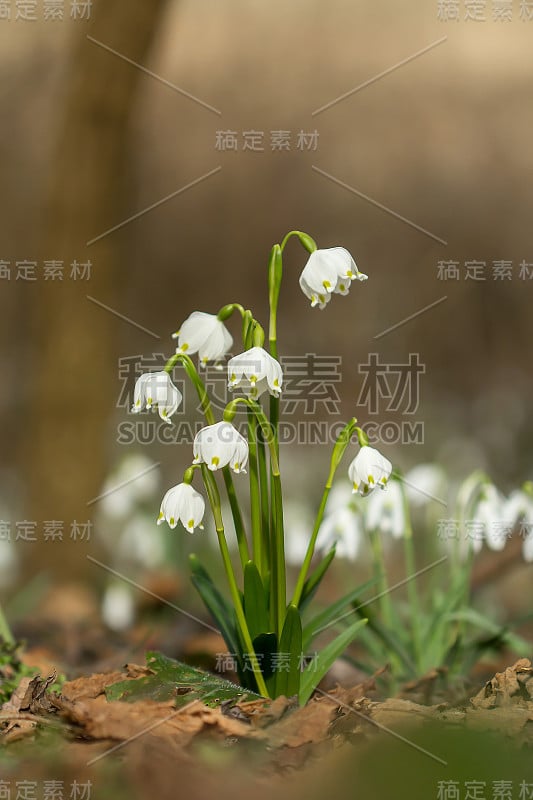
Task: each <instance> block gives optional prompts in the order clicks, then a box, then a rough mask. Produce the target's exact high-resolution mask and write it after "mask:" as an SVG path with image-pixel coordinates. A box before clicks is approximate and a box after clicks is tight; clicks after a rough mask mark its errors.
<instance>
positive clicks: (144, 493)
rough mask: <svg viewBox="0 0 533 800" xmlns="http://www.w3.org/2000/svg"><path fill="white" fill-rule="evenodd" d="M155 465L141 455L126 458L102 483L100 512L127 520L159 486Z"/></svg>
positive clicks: (157, 471)
mask: <svg viewBox="0 0 533 800" xmlns="http://www.w3.org/2000/svg"><path fill="white" fill-rule="evenodd" d="M157 467H158V465H157V464H156V463H154V462H153V461H151V460H150V459H149V458H147V457H146V456H144V455H142V454H141V453H134V454H132V455H129V456H126V458H124V459H123V460H122V461H121V462H120V464H119V466H118V468H117V469H115V470H114V471H113V473H112V474H111V475H110V477H109V478H107V480H106V481H105V483H104V485H103V488H102V492H101V494H100V498H99V499H100V509H101V511H102V512H103V513H104V514H105V515H106V516H107V517H110V518H112V519H121V518H125V517H127V516H128V515H129V514H131V513H132V512H134V511H135V509H136V508H137V507H138V506H139V505H140V504H141V503H142V502H143V501H146V500H150V499H151V498H152V497H153V495H154V494H155V493H156V491H157V489H158V486H159V470H158V468H157Z"/></svg>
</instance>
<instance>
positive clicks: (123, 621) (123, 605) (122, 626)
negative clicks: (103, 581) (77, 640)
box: [102, 584, 135, 631]
mask: <svg viewBox="0 0 533 800" xmlns="http://www.w3.org/2000/svg"><path fill="white" fill-rule="evenodd" d="M102 617H103V620H104V622H105V624H106V625H107V627H108V628H111V630H113V631H123V630H126V629H127V628H130V627H131V626H132V625H133V622H134V621H135V601H134V599H133V595H132V591H131V589H130V588H129V587H128V586H125V585H124V584H111V586H108V588H107V589H106V591H105V594H104V599H103V601H102Z"/></svg>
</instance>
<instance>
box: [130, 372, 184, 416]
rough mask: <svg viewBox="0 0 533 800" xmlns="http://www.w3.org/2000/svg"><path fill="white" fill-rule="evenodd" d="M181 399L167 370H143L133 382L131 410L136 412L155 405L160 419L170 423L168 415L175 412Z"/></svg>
mask: <svg viewBox="0 0 533 800" xmlns="http://www.w3.org/2000/svg"><path fill="white" fill-rule="evenodd" d="M182 400H183V397H182V394H181V392H180V391H179V389H178V388H177V387H176V386H174V384H173V383H172V379H171V377H170V375H169V374H168V372H165V371H162V372H145V373H144V375H141V377H140V378H138V380H137V382H136V384H135V390H134V393H133V406H132V409H131V410H132V411H133V413H134V414H137V413H138V412H139V411H143V409H145V408H146V409H147V410H148V411H149V410H150V409H151V408H152V407H157V410H158V412H159V416H160V417H161V419H162V420H164V421H165V422H168V423H170V422H171V420H170V417H171V416H172V414H175V413H176V411H177V410H178V408H179V406H180V404H181V401H182Z"/></svg>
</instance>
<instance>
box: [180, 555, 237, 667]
mask: <svg viewBox="0 0 533 800" xmlns="http://www.w3.org/2000/svg"><path fill="white" fill-rule="evenodd" d="M189 562H190V565H191V569H192V575H191V581H192V583H193V585H194V587H195V588H196V591H197V592H198V594H199V595H200V597H201V598H202V600H203V602H204V605H205V607H206V608H207V610H208V611H209V613H210V614H211V616H212V617H213V619H214V620H215V622H216V623H217V625H218V627H219V628H220V633H221V634H222V636H223V638H224V641H225V642H226V645H227V646H228V650H229V652H230V654H231V655H233V656H235V657H236V658H237V659H238V661H239V664H240V665H241V666H242V648H241V645H240V642H239V636H238V634H237V625H236V622H235V612H234V611H233V608H232V607H231V606H230V604H229V603H228V601H227V600H225V599H224V597H222V595H221V594H220V592H219V591H218V589H217V588H216V586H215V585H214V583H213V581H212V580H211V577H210V575H209V573H208V571H207V570H206V569H205V567H204V566H203V565H202V564H201V562H200V560H199V559H198V558H197V557H196V556H195V555H191V556H190V557H189Z"/></svg>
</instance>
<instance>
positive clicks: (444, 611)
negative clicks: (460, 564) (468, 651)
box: [422, 575, 465, 672]
mask: <svg viewBox="0 0 533 800" xmlns="http://www.w3.org/2000/svg"><path fill="white" fill-rule="evenodd" d="M464 593H465V584H464V577H463V576H462V575H459V576H458V577H457V579H456V580H454V581H452V584H451V586H450V587H449V588H448V591H447V593H446V595H445V596H444V597H442V598H439V599H440V600H441V602H440V603H439V604H438V606H437V608H436V609H435V611H434V613H433V614H431V615H430V624H429V627H428V633H427V638H426V637H424V640H423V663H422V669H423V671H424V672H427V671H428V670H430V669H433V668H436V667H440V666H442V665H443V663H444V660H445V658H446V654H447V653H448V651H449V649H450V647H451V646H453V642H454V641H455V639H456V633H457V631H456V630H455V628H454V627H453V626H452V625H450V622H451V620H452V617H451V616H450V614H451V612H453V611H454V610H455V609H456V608H457V607H458V606H461V605H462V604H463V602H464V596H465V594H464Z"/></svg>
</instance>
